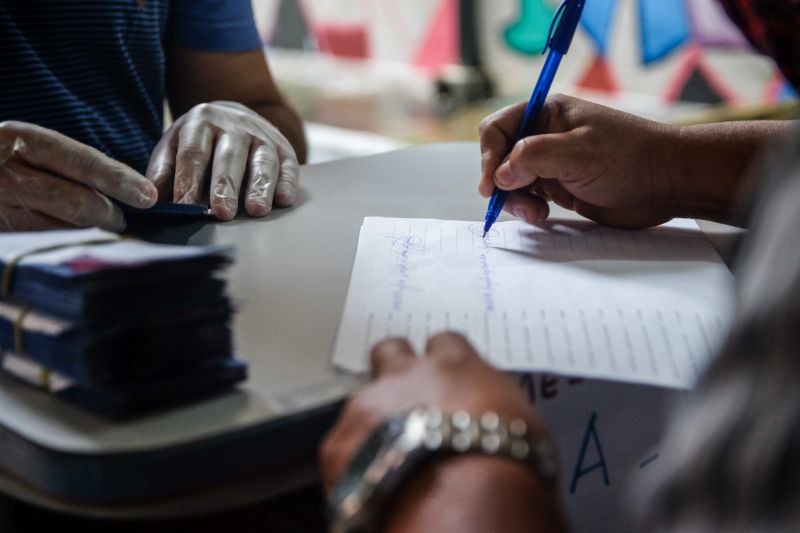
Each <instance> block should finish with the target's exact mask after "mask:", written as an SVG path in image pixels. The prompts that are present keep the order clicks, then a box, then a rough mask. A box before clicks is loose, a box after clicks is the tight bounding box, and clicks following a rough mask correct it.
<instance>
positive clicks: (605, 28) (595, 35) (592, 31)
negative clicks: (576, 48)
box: [581, 0, 617, 56]
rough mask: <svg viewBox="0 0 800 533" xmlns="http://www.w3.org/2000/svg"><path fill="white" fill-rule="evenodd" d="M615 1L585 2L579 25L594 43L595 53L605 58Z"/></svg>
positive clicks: (596, 0)
mask: <svg viewBox="0 0 800 533" xmlns="http://www.w3.org/2000/svg"><path fill="white" fill-rule="evenodd" d="M616 7H617V0H592V1H591V2H586V6H585V7H584V11H583V16H581V24H582V25H583V29H585V30H586V33H588V34H589V37H590V38H591V39H592V41H593V42H594V45H595V47H596V48H597V53H598V54H599V55H601V56H605V55H606V52H607V51H608V36H609V32H610V30H611V21H612V19H613V17H614V11H615V8H616Z"/></svg>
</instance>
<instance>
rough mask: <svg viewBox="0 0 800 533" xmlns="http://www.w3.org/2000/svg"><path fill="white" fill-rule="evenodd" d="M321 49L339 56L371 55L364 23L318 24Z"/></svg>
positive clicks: (357, 57)
mask: <svg viewBox="0 0 800 533" xmlns="http://www.w3.org/2000/svg"><path fill="white" fill-rule="evenodd" d="M314 33H315V35H316V37H317V42H318V43H319V48H320V51H322V52H324V53H326V54H331V55H335V56H339V57H349V58H355V59H365V58H367V57H369V34H368V32H367V27H366V26H365V25H364V24H316V25H315V26H314Z"/></svg>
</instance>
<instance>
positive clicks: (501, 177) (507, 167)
mask: <svg viewBox="0 0 800 533" xmlns="http://www.w3.org/2000/svg"><path fill="white" fill-rule="evenodd" d="M494 179H495V181H497V184H498V185H502V186H504V187H510V186H511V185H513V184H514V171H513V170H511V164H510V163H503V164H502V165H500V168H498V169H497V172H495V174H494Z"/></svg>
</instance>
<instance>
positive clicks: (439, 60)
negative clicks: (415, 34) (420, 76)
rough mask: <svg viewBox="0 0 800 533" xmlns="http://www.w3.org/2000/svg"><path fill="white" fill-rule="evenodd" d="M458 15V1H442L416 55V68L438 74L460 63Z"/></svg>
mask: <svg viewBox="0 0 800 533" xmlns="http://www.w3.org/2000/svg"><path fill="white" fill-rule="evenodd" d="M458 14H459V13H458V2H457V0H440V4H439V9H438V10H437V11H436V14H435V15H434V17H433V19H432V20H431V22H430V24H429V26H428V31H427V32H426V33H425V38H424V39H422V44H421V46H420V47H419V49H418V50H417V53H416V54H415V55H414V65H415V66H417V67H419V68H421V69H423V70H428V71H431V73H432V74H436V73H437V71H438V70H440V69H441V68H442V67H444V66H446V65H452V64H456V63H458V61H459V53H458V44H459V41H458Z"/></svg>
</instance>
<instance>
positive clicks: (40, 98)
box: [0, 0, 169, 172]
mask: <svg viewBox="0 0 800 533" xmlns="http://www.w3.org/2000/svg"><path fill="white" fill-rule="evenodd" d="M168 12H169V0H83V1H79V2H77V1H64V0H60V1H59V0H2V1H0V51H2V57H3V60H2V62H0V121H4V120H19V121H25V122H32V123H35V124H39V125H41V126H44V127H47V128H51V129H54V130H57V131H59V132H61V133H63V134H65V135H67V136H69V137H72V138H74V139H76V140H78V141H80V142H83V143H86V144H89V145H91V146H94V147H96V148H98V149H99V150H101V151H103V152H105V153H106V154H108V155H109V156H111V157H113V158H115V159H118V160H120V161H122V162H124V163H126V164H128V165H130V166H132V167H133V168H135V169H137V170H138V171H140V172H144V170H145V168H146V166H147V162H148V159H149V156H150V152H151V151H152V149H153V146H154V145H155V143H156V142H157V141H158V139H159V137H160V136H161V133H162V127H163V101H164V86H165V80H164V66H165V58H164V47H163V41H164V34H165V31H166V25H167V16H168Z"/></svg>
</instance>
